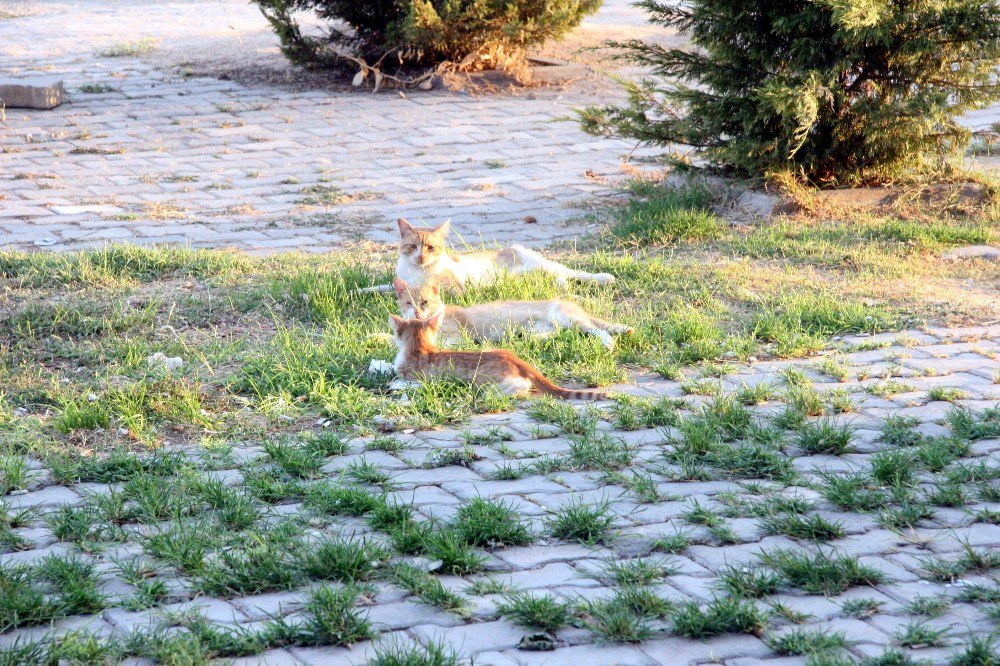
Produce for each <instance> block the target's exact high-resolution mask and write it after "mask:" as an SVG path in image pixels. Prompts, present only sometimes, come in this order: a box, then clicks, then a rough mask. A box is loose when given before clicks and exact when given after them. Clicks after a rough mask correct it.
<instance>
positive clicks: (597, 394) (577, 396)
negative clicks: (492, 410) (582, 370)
mask: <svg viewBox="0 0 1000 666" xmlns="http://www.w3.org/2000/svg"><path fill="white" fill-rule="evenodd" d="M518 360H520V359H518ZM521 363H522V364H523V365H522V366H521V372H522V373H523V374H524V376H525V377H526V378H527V379H528V381H530V382H531V385H532V386H534V387H535V390H536V391H538V392H539V393H545V394H547V395H552V396H555V397H557V398H562V399H563V400H607V399H609V398H610V397H611V394H610V393H608V392H607V391H599V390H595V389H583V390H581V389H566V388H563V387H562V386H559V385H558V384H555V383H553V382H552V381H550V380H549V378H548V377H546V376H545V375H543V374H542V373H541V372H539V371H538V370H537V369H536V368H534V367H533V366H531V365H529V364H528V363H525V362H524V361H521Z"/></svg>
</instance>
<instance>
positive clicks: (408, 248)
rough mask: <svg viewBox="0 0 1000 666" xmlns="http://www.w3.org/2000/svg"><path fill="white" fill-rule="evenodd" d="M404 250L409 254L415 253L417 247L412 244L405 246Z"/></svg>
mask: <svg viewBox="0 0 1000 666" xmlns="http://www.w3.org/2000/svg"><path fill="white" fill-rule="evenodd" d="M403 249H404V250H406V251H407V252H413V251H414V250H416V249H417V246H416V245H413V244H412V243H411V244H410V245H404V246H403Z"/></svg>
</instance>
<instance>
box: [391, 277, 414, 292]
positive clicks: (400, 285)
mask: <svg viewBox="0 0 1000 666" xmlns="http://www.w3.org/2000/svg"><path fill="white" fill-rule="evenodd" d="M392 287H393V289H395V290H396V293H397V294H399V295H400V296H402V295H403V294H405V293H406V292H408V291H409V290H410V285H408V284H406V282H405V281H404V280H403V279H402V278H395V279H394V280H393V281H392Z"/></svg>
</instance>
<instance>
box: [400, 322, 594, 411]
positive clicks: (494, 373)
mask: <svg viewBox="0 0 1000 666" xmlns="http://www.w3.org/2000/svg"><path fill="white" fill-rule="evenodd" d="M441 320H442V315H441V313H440V312H438V313H436V314H434V315H432V316H431V317H429V318H428V319H403V318H401V317H397V316H396V315H389V325H390V326H392V329H393V332H394V338H395V341H396V347H397V348H398V349H399V353H398V354H396V360H395V362H394V366H395V368H396V372H397V373H398V374H399V376H400V377H402V378H403V379H406V380H410V381H413V380H419V379H421V378H424V377H452V378H454V379H461V380H463V381H467V382H472V383H474V384H480V385H482V384H495V385H496V386H498V387H499V388H500V390H501V391H503V392H504V393H506V394H507V395H511V396H517V397H526V396H528V395H530V394H531V392H532V390H535V391H538V392H539V393H544V394H547V395H552V396H555V397H557V398H564V399H568V400H606V399H607V398H608V393H607V392H605V391H595V390H572V389H565V388H563V387H561V386H558V385H556V384H554V383H552V382H551V381H549V380H548V379H547V378H546V377H545V375H543V374H542V373H541V372H539V371H538V369H537V368H535V367H534V366H532V365H531V364H530V363H528V362H527V361H524V360H523V359H520V358H518V357H517V356H515V355H514V354H512V353H510V352H509V351H507V350H505V349H490V350H485V351H441V349H440V348H439V347H438V346H437V332H438V330H439V329H440V327H441Z"/></svg>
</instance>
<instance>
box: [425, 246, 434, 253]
mask: <svg viewBox="0 0 1000 666" xmlns="http://www.w3.org/2000/svg"><path fill="white" fill-rule="evenodd" d="M434 250H435V248H434V247H433V246H432V245H424V251H425V252H433V251H434Z"/></svg>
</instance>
